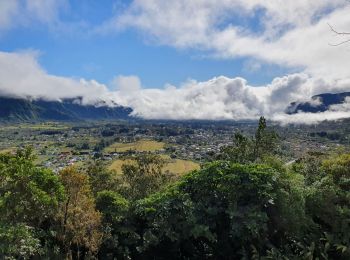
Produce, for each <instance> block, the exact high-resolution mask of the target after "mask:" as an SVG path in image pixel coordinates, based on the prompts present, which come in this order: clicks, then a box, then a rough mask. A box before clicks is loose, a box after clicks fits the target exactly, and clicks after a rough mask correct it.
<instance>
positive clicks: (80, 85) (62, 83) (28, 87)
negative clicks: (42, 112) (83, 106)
mask: <svg viewBox="0 0 350 260" xmlns="http://www.w3.org/2000/svg"><path fill="white" fill-rule="evenodd" d="M37 55H38V54H37V53H36V52H30V51H29V52H21V53H7V52H0V68H1V70H0V94H1V95H5V96H13V97H32V98H41V97H42V98H45V99H49V100H59V99H62V98H73V97H77V96H81V97H83V102H84V103H92V102H96V101H98V100H99V99H107V100H109V98H108V90H107V88H106V86H104V85H103V84H100V83H98V82H96V81H94V80H90V81H88V80H85V79H80V80H77V79H73V78H66V77H58V76H55V75H50V74H48V73H47V72H46V71H45V70H43V69H42V68H41V66H40V65H39V64H38V61H37Z"/></svg>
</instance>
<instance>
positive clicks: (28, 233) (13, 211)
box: [0, 148, 65, 258]
mask: <svg viewBox="0 0 350 260" xmlns="http://www.w3.org/2000/svg"><path fill="white" fill-rule="evenodd" d="M33 160H34V156H33V155H32V150H31V149H30V148H27V149H22V150H18V151H17V153H16V154H15V155H10V154H2V155H0V183H1V184H0V217H1V221H0V245H1V247H0V248H1V253H2V254H3V255H5V256H7V257H24V258H29V257H30V256H32V255H35V254H38V253H39V252H41V251H42V250H41V249H42V248H41V243H40V239H41V238H42V237H43V236H46V237H47V238H48V239H51V238H52V237H50V236H47V235H46V234H49V233H50V230H51V228H52V224H51V223H52V220H53V218H54V216H55V214H56V213H57V210H58V204H59V203H60V202H61V201H62V200H63V199H64V197H65V193H64V188H63V186H62V184H61V183H60V181H59V178H58V177H57V176H56V175H55V174H54V173H52V172H51V171H50V170H47V169H41V168H38V167H36V166H35V165H34V163H33ZM39 249H40V250H39Z"/></svg>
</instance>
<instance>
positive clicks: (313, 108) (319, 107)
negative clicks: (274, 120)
mask: <svg viewBox="0 0 350 260" xmlns="http://www.w3.org/2000/svg"><path fill="white" fill-rule="evenodd" d="M347 97H350V92H341V93H322V94H318V95H315V96H312V97H311V99H310V101H302V102H298V101H295V102H292V103H290V104H289V106H288V107H287V108H286V110H285V112H286V114H290V115H291V114H297V113H299V112H304V113H320V112H325V111H328V110H329V109H330V107H331V106H333V105H340V104H342V103H344V102H345V100H346V98H347Z"/></svg>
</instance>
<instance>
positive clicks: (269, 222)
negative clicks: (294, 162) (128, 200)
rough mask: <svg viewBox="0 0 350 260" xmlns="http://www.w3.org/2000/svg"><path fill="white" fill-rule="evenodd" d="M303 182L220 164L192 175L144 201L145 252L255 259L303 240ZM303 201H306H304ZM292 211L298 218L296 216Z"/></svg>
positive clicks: (140, 207)
mask: <svg viewBox="0 0 350 260" xmlns="http://www.w3.org/2000/svg"><path fill="white" fill-rule="evenodd" d="M297 182H298V180H297V181H296V180H294V179H293V178H291V176H289V175H286V174H281V173H279V172H277V171H276V170H274V169H272V168H270V167H268V166H264V165H239V164H232V163H228V162H217V163H214V164H212V165H210V166H209V167H208V168H206V169H203V170H201V171H197V172H193V173H191V174H189V175H187V176H186V177H185V178H184V179H183V180H182V181H181V182H179V183H178V184H176V185H175V186H173V187H172V188H170V189H168V190H167V191H166V192H164V193H158V194H156V195H153V196H151V197H149V198H147V199H144V200H142V201H140V202H139V203H138V205H137V209H136V214H137V215H138V216H139V218H140V219H142V220H143V223H146V225H145V226H144V227H143V228H144V229H143V235H141V237H143V241H142V246H141V247H139V248H141V251H142V254H143V255H147V256H149V257H151V256H158V257H166V256H173V257H174V258H183V257H194V258H211V257H214V256H215V258H225V257H227V256H231V257H232V258H234V259H236V258H242V257H243V256H244V255H245V254H246V253H247V252H248V253H247V254H248V255H249V257H252V255H251V253H252V251H251V248H252V246H254V248H256V250H258V252H259V253H261V254H263V253H266V250H267V249H269V248H273V247H280V246H281V245H282V244H284V243H288V242H289V238H288V237H287V236H285V233H286V232H288V234H289V236H290V237H291V238H292V237H293V238H294V237H297V236H298V235H299V234H300V232H301V231H302V229H303V228H304V226H303V225H302V224H299V225H295V221H297V222H298V223H305V222H304V221H303V220H304V218H305V216H304V214H303V207H302V206H301V207H299V208H294V212H292V211H291V210H288V209H287V206H285V207H279V205H282V204H284V203H287V202H288V203H292V205H293V204H296V205H297V204H298V202H300V201H302V198H300V195H299V194H298V192H297V189H295V190H294V191H292V192H290V190H291V189H294V188H293V185H295V184H296V183H297ZM302 203H303V201H302ZM291 213H292V215H291Z"/></svg>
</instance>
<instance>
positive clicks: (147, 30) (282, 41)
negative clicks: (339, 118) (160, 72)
mask: <svg viewBox="0 0 350 260" xmlns="http://www.w3.org/2000/svg"><path fill="white" fill-rule="evenodd" d="M349 12H350V4H349V3H348V2H347V1H344V0H294V1H284V0H271V1H270V0H268V1H258V0H250V1H246V0H218V1H211V0H196V1H187V0H178V1H164V0H135V1H133V3H132V4H131V5H130V7H129V8H128V9H127V10H126V11H125V12H124V14H122V15H118V16H116V17H114V18H113V19H111V20H110V21H108V22H106V23H105V24H104V25H103V26H102V27H101V28H100V30H105V31H106V30H107V31H108V30H121V29H123V28H135V29H137V30H139V31H141V32H142V33H143V34H144V35H146V37H147V38H148V39H150V40H153V42H154V43H156V44H165V45H170V46H173V47H176V48H196V49H199V50H205V51H209V52H211V53H212V54H213V55H215V56H216V57H221V58H228V59H232V58H235V57H239V56H245V57H253V58H254V59H256V60H262V61H265V62H269V63H275V64H278V65H281V66H286V67H292V68H300V70H301V71H304V72H306V73H308V74H312V75H314V76H315V77H320V76H322V77H328V78H332V79H336V78H337V79H339V78H344V77H349V76H350V71H349V70H348V69H347V67H348V66H347V65H348V57H349V47H348V46H345V45H344V46H340V47H338V48H335V47H332V46H330V45H329V43H337V42H339V41H341V40H342V39H340V38H339V36H335V35H334V33H332V32H331V30H330V28H329V27H328V25H327V23H330V24H332V25H334V26H335V25H337V27H338V29H344V30H346V29H348V30H350V29H349V28H350V16H349V15H348V14H349ZM253 20H254V22H252V21H253ZM252 23H255V26H252V25H251V24H252ZM256 27H258V28H260V29H256Z"/></svg>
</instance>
